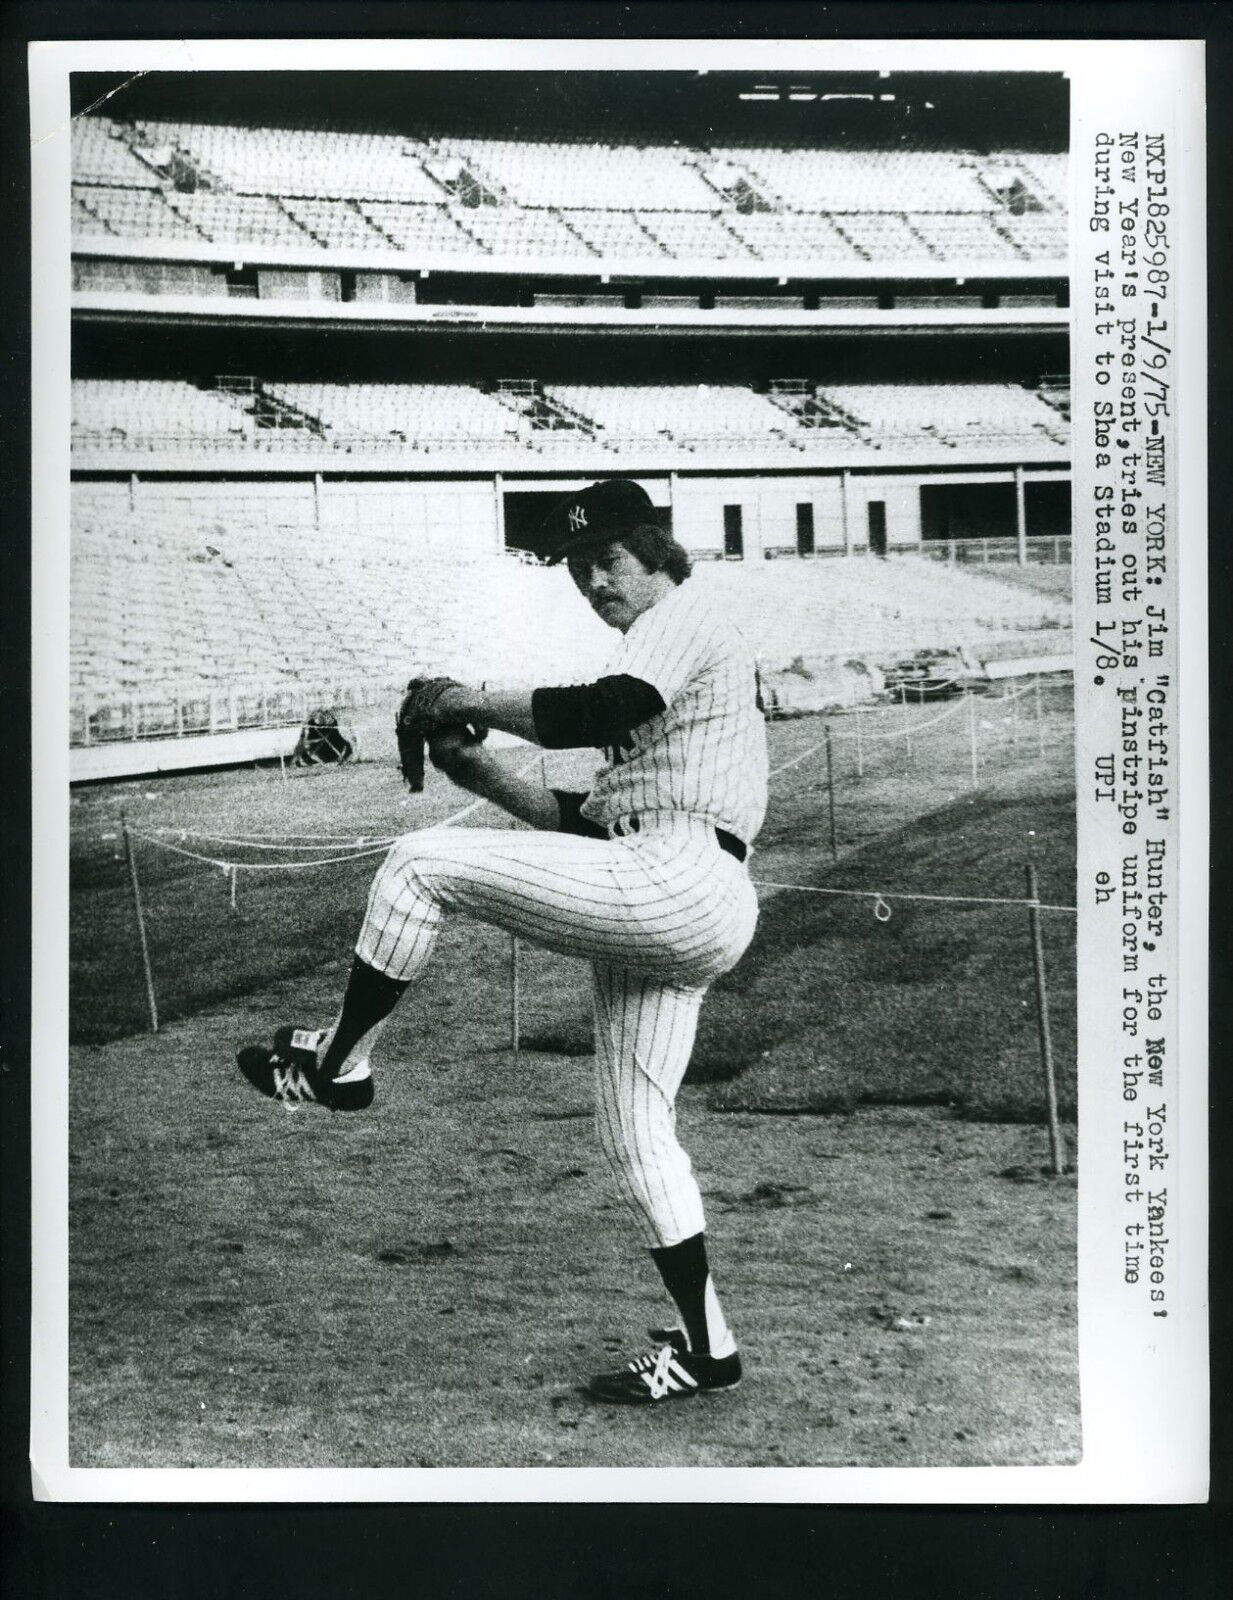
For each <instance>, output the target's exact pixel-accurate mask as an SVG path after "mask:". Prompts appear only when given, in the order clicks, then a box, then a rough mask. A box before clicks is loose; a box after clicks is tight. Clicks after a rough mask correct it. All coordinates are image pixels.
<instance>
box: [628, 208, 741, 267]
mask: <svg viewBox="0 0 1233 1600" xmlns="http://www.w3.org/2000/svg"><path fill="white" fill-rule="evenodd" d="M637 216H638V221H639V222H640V223H641V224H642V226H643V227H644V228H645V229H647V231H648V232H649V233H652V234H654V235H655V237H656V238H657V239H658V240H659V242H660V243H661V244H662V245H663V246H664V248H665V249H666V250H668V251H669V252H670V254H672V255H674V256H677V257H678V258H679V259H682V260H699V261H726V260H729V259H736V260H742V261H748V260H749V257H750V255H751V254H752V252H751V250H750V249H749V246H748V245H747V244H746V243H745V241H744V240H743V239H741V238H739V237H738V236H737V235H736V234H735V233H734V232H733V231H732V230H731V229H730V228H728V227H727V226H726V221H727V217H726V213H719V212H706V211H639V212H638V213H637Z"/></svg>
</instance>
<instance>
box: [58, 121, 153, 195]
mask: <svg viewBox="0 0 1233 1600" xmlns="http://www.w3.org/2000/svg"><path fill="white" fill-rule="evenodd" d="M71 137H72V159H73V178H74V180H75V181H76V182H78V183H109V184H116V185H118V186H120V187H122V188H136V189H156V188H157V187H158V183H159V178H158V174H157V173H156V172H154V171H152V170H151V169H150V168H149V167H148V166H146V164H145V163H144V162H142V161H139V160H138V159H137V157H136V156H135V155H134V154H133V152H132V150H131V149H130V148H129V146H128V142H127V141H126V140H125V139H124V138H123V137H122V136H121V128H120V125H119V124H118V123H115V122H112V121H110V120H108V119H106V118H104V117H74V118H73V122H72V133H71Z"/></svg>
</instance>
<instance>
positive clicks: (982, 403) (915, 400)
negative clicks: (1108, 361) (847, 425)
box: [818, 383, 1065, 447]
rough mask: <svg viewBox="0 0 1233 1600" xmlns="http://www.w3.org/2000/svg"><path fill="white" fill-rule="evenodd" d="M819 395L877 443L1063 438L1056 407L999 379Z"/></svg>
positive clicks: (834, 387)
mask: <svg viewBox="0 0 1233 1600" xmlns="http://www.w3.org/2000/svg"><path fill="white" fill-rule="evenodd" d="M818 392H819V394H820V395H821V396H822V397H823V398H824V399H825V400H826V401H828V402H830V403H831V404H832V405H835V406H838V407H839V408H840V410H841V411H842V412H843V413H844V414H845V415H846V416H848V417H850V418H851V419H852V420H853V421H854V422H855V423H856V424H857V425H858V426H859V427H860V429H861V431H862V432H863V433H865V434H866V436H867V437H868V438H869V439H871V440H872V441H874V442H884V443H894V444H895V445H897V446H899V447H902V446H905V445H910V444H911V443H913V442H914V441H915V442H918V443H922V444H923V443H936V442H937V441H938V440H941V441H943V442H944V443H946V444H950V445H953V446H959V445H962V444H977V445H979V444H982V443H985V442H991V443H997V442H1001V441H1004V440H1018V441H1022V440H1023V439H1024V438H1025V437H1028V438H1030V437H1031V436H1033V435H1038V434H1044V435H1046V436H1048V437H1049V438H1051V439H1054V440H1056V441H1058V442H1060V441H1061V440H1062V439H1063V438H1064V437H1065V434H1064V430H1063V429H1062V428H1060V427H1059V426H1058V424H1059V421H1060V419H1059V418H1058V416H1057V414H1056V413H1055V412H1054V410H1053V408H1052V407H1050V406H1048V405H1046V404H1045V403H1044V402H1043V401H1042V400H1041V399H1040V397H1039V396H1038V395H1037V394H1035V393H1034V392H1033V391H1032V390H1030V389H1023V388H1020V387H1019V386H1018V385H1016V384H995V383H953V384H941V383H938V384H933V383H895V384H874V383H871V384H834V383H827V384H824V385H821V386H820V387H819V391H818Z"/></svg>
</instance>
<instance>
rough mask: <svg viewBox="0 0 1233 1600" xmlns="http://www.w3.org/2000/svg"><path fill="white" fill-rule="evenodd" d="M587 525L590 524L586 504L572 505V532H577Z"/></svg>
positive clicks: (570, 516)
mask: <svg viewBox="0 0 1233 1600" xmlns="http://www.w3.org/2000/svg"><path fill="white" fill-rule="evenodd" d="M587 526H588V524H587V513H586V507H585V506H570V508H569V529H570V532H571V533H576V532H577V531H578V529H579V528H585V527H587Z"/></svg>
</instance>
